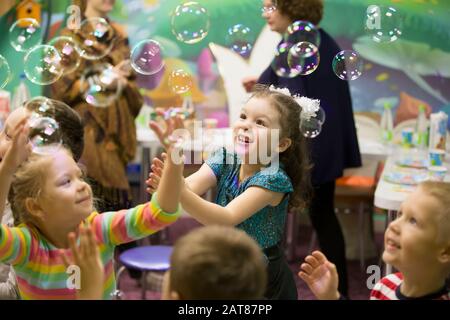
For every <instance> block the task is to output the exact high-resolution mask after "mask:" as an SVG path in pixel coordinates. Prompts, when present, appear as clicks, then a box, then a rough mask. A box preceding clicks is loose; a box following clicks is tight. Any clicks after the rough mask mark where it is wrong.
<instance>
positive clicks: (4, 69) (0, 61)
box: [0, 54, 11, 89]
mask: <svg viewBox="0 0 450 320" xmlns="http://www.w3.org/2000/svg"><path fill="white" fill-rule="evenodd" d="M10 80H11V68H10V67H9V63H8V61H6V59H5V58H4V57H3V56H2V55H1V54H0V89H2V88H4V87H5V86H6V85H7V84H8V82H9V81H10Z"/></svg>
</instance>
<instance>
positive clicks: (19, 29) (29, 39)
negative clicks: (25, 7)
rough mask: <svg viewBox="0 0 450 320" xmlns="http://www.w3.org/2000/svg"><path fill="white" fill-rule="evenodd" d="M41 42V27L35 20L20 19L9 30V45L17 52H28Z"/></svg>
mask: <svg viewBox="0 0 450 320" xmlns="http://www.w3.org/2000/svg"><path fill="white" fill-rule="evenodd" d="M40 42H41V26H40V25H39V22H37V20H35V19H32V18H23V19H19V20H17V21H16V22H14V24H13V25H12V26H11V27H10V28H9V43H11V45H12V47H13V48H14V49H15V50H16V51H20V52H26V51H28V50H29V49H31V48H33V47H34V46H36V45H38V44H39V43H40Z"/></svg>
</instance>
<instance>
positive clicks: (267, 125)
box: [233, 97, 290, 164]
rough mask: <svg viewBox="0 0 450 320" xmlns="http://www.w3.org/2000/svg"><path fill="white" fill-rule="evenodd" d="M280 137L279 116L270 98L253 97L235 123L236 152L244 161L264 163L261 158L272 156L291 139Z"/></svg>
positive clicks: (282, 149)
mask: <svg viewBox="0 0 450 320" xmlns="http://www.w3.org/2000/svg"><path fill="white" fill-rule="evenodd" d="M280 137H281V125H280V115H279V113H278V112H277V110H276V109H275V108H274V107H273V106H272V105H271V104H270V102H269V100H268V99H267V98H257V97H254V98H251V99H250V100H249V101H248V102H247V104H246V105H245V106H244V107H243V108H242V110H241V115H240V118H239V120H238V121H236V122H235V124H234V126H233V142H234V146H235V151H236V153H237V154H238V155H240V156H241V157H242V158H243V160H244V163H248V164H261V163H262V162H263V161H262V159H261V157H270V158H273V155H274V152H282V151H284V150H285V149H287V147H289V145H290V142H289V141H290V140H289V139H287V138H284V139H280ZM286 143H287V144H288V145H287V146H286ZM264 162H265V161H264ZM269 162H270V161H269ZM263 164H268V163H263Z"/></svg>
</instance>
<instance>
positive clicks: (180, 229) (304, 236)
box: [121, 218, 382, 300]
mask: <svg viewBox="0 0 450 320" xmlns="http://www.w3.org/2000/svg"><path fill="white" fill-rule="evenodd" d="M181 220H182V221H179V222H177V223H176V224H174V225H173V226H171V227H170V229H169V232H168V236H169V241H170V242H172V241H174V240H176V239H177V238H178V237H180V236H182V235H183V234H185V233H186V232H188V231H189V230H191V229H192V228H194V227H197V226H199V225H198V223H196V222H195V221H193V220H192V219H190V218H182V219H181ZM300 228H301V229H300V232H299V239H298V241H297V243H298V245H297V247H296V256H297V259H296V260H295V261H294V262H292V263H291V264H290V266H291V269H292V272H294V274H297V272H298V267H299V265H300V262H301V261H303V259H304V258H305V256H306V255H307V253H308V249H309V243H310V238H311V232H312V229H311V228H310V227H308V226H303V225H302V226H300ZM381 243H382V235H381V234H376V244H377V247H378V248H380V247H381ZM372 260H373V261H367V262H366V263H367V265H372V264H378V259H372ZM347 265H348V272H349V294H350V299H352V300H365V299H368V297H369V293H370V290H369V289H368V287H367V284H366V282H367V279H368V277H369V276H370V275H368V274H367V273H365V272H364V271H361V269H360V263H359V261H358V260H355V261H350V260H349V261H348V262H347ZM150 277H151V278H152V280H151V281H150V282H153V283H155V282H157V281H158V280H159V279H161V277H160V276H159V275H157V274H156V275H151V276H150ZM296 282H297V291H298V297H299V299H300V300H315V298H314V296H313V294H312V293H311V292H310V291H309V289H308V287H307V286H306V284H305V283H304V282H303V281H302V280H301V279H300V278H298V277H297V276H296ZM121 289H122V296H123V299H125V300H136V299H141V287H140V283H139V281H136V280H134V279H132V278H130V277H129V275H128V273H127V272H125V273H124V274H123V276H122V278H121ZM146 298H147V299H149V300H155V299H160V298H161V294H160V293H159V292H155V291H151V290H148V291H147V293H146Z"/></svg>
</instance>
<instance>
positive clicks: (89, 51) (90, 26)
mask: <svg viewBox="0 0 450 320" xmlns="http://www.w3.org/2000/svg"><path fill="white" fill-rule="evenodd" d="M78 32H79V33H80V36H77V34H76V33H75V34H74V39H75V40H76V42H77V44H78V48H79V50H80V55H81V56H82V57H83V58H84V59H87V60H97V59H101V58H103V57H105V56H106V55H107V54H108V53H110V52H111V49H112V48H113V45H114V30H113V28H112V27H111V26H110V25H109V23H108V21H106V19H104V18H89V19H86V20H84V21H83V22H81V25H80V29H79V31H78Z"/></svg>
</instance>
